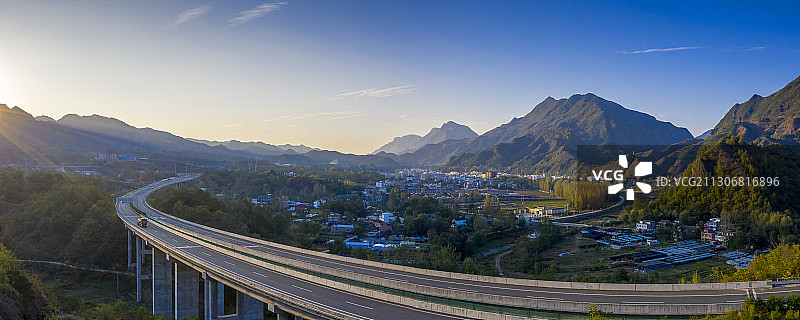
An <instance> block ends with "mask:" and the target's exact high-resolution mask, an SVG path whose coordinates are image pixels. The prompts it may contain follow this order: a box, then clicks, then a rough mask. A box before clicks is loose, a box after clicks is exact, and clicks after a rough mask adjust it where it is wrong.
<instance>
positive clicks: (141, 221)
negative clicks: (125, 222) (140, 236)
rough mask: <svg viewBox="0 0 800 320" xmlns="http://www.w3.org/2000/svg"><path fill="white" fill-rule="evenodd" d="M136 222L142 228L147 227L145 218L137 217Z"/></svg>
mask: <svg viewBox="0 0 800 320" xmlns="http://www.w3.org/2000/svg"><path fill="white" fill-rule="evenodd" d="M137 224H138V225H139V226H140V227H142V228H147V218H139V222H138V223H137Z"/></svg>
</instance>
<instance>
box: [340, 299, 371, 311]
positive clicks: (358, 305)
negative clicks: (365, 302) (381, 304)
mask: <svg viewBox="0 0 800 320" xmlns="http://www.w3.org/2000/svg"><path fill="white" fill-rule="evenodd" d="M344 302H345V303H347V304H352V305H354V306H357V307H362V308H364V309H370V310H372V309H373V308H372V307H367V306H362V305H360V304H358V303H352V302H350V301H347V300H345V301H344Z"/></svg>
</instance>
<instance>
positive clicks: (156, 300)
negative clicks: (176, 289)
mask: <svg viewBox="0 0 800 320" xmlns="http://www.w3.org/2000/svg"><path fill="white" fill-rule="evenodd" d="M172 269H173V264H172V263H170V261H169V255H168V254H167V253H165V252H161V251H159V250H155V252H153V269H152V270H153V273H152V278H153V279H152V280H153V287H152V291H153V314H155V315H159V316H162V317H164V318H166V319H171V318H172V317H173V316H174V312H173V308H172V303H173V301H172V300H173V299H172V286H173V282H174V281H173V276H174V273H173V271H172Z"/></svg>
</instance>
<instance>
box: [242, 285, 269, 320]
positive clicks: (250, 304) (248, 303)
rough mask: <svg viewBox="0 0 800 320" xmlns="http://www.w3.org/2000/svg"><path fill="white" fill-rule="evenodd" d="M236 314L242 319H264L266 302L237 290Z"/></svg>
mask: <svg viewBox="0 0 800 320" xmlns="http://www.w3.org/2000/svg"><path fill="white" fill-rule="evenodd" d="M236 314H237V315H238V316H239V317H238V319H240V320H251V319H253V320H264V304H263V303H262V302H261V301H260V300H258V299H256V298H253V297H251V296H248V295H246V294H244V293H241V292H238V291H237V292H236Z"/></svg>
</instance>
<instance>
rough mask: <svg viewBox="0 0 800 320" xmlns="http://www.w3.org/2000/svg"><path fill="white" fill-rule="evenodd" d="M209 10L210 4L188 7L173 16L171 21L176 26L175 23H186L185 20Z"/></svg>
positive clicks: (197, 16)
mask: <svg viewBox="0 0 800 320" xmlns="http://www.w3.org/2000/svg"><path fill="white" fill-rule="evenodd" d="M209 10H211V6H210V5H202V6H199V7H197V8H194V9H189V10H186V11H184V12H181V14H179V15H178V16H177V17H175V22H173V23H172V25H173V26H177V25H179V24H181V23H186V22H189V21H192V20H194V19H197V18H199V17H200V16H202V15H203V14H205V13H206V12H208V11H209Z"/></svg>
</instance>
